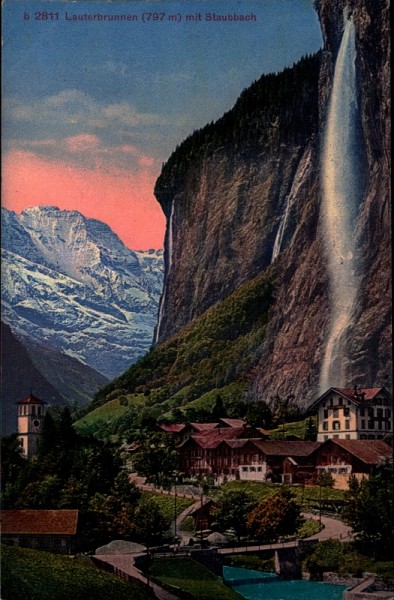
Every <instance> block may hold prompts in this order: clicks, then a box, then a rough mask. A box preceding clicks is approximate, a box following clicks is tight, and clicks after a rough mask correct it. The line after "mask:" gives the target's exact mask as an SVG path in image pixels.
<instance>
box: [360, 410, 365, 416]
mask: <svg viewBox="0 0 394 600" xmlns="http://www.w3.org/2000/svg"><path fill="white" fill-rule="evenodd" d="M360 417H365V408H360Z"/></svg>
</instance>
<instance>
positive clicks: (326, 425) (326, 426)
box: [323, 421, 328, 431]
mask: <svg viewBox="0 0 394 600" xmlns="http://www.w3.org/2000/svg"><path fill="white" fill-rule="evenodd" d="M323 431H328V421H323Z"/></svg>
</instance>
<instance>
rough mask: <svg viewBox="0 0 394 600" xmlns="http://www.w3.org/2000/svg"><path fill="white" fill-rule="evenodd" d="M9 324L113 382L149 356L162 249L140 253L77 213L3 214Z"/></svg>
mask: <svg viewBox="0 0 394 600" xmlns="http://www.w3.org/2000/svg"><path fill="white" fill-rule="evenodd" d="M2 234H3V235H2V271H3V275H2V306H3V320H4V321H5V322H6V323H8V324H9V325H10V326H11V327H12V330H13V331H14V333H15V335H16V336H18V337H26V336H28V337H29V338H31V339H32V340H34V341H35V342H38V343H41V344H45V345H46V346H50V347H53V348H54V349H56V350H60V351H62V352H64V353H65V354H68V355H69V356H72V357H75V358H77V359H78V360H80V361H82V362H83V363H85V364H87V365H89V366H90V367H92V368H94V369H95V370H96V371H98V372H99V373H102V374H103V375H105V376H106V377H109V378H113V377H115V376H116V375H119V374H120V373H122V372H123V371H124V370H125V369H126V368H127V367H128V366H130V364H131V363H133V362H134V361H135V360H136V359H138V358H139V357H140V356H141V355H142V354H144V353H145V351H147V350H148V348H149V347H150V345H151V343H152V337H153V330H154V326H155V324H156V317H157V312H158V302H159V297H160V293H161V288H162V281H163V255H162V251H161V250H159V251H156V250H148V251H146V252H137V251H132V250H130V249H129V248H127V247H126V246H125V245H124V244H123V243H122V241H121V240H120V239H119V238H118V236H117V235H116V234H115V233H114V232H113V231H112V230H111V229H110V228H109V227H108V225H106V224H105V223H102V222H100V221H97V220H94V219H88V218H86V217H84V216H83V215H82V214H80V213H79V212H76V211H62V210H60V209H59V208H56V207H53V206H37V207H34V208H28V209H26V210H24V211H23V212H22V213H21V214H20V215H17V214H15V213H13V212H11V211H8V210H6V209H2Z"/></svg>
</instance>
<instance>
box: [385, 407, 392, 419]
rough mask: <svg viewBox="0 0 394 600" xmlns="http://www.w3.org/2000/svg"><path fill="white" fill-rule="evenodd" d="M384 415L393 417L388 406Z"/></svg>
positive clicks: (387, 417)
mask: <svg viewBox="0 0 394 600" xmlns="http://www.w3.org/2000/svg"><path fill="white" fill-rule="evenodd" d="M384 416H385V417H386V419H389V418H390V417H391V410H389V409H388V408H386V410H385V411H384Z"/></svg>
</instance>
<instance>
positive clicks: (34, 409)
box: [31, 406, 36, 417]
mask: <svg viewBox="0 0 394 600" xmlns="http://www.w3.org/2000/svg"><path fill="white" fill-rule="evenodd" d="M31 415H32V417H35V416H36V407H35V406H32V407H31Z"/></svg>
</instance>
